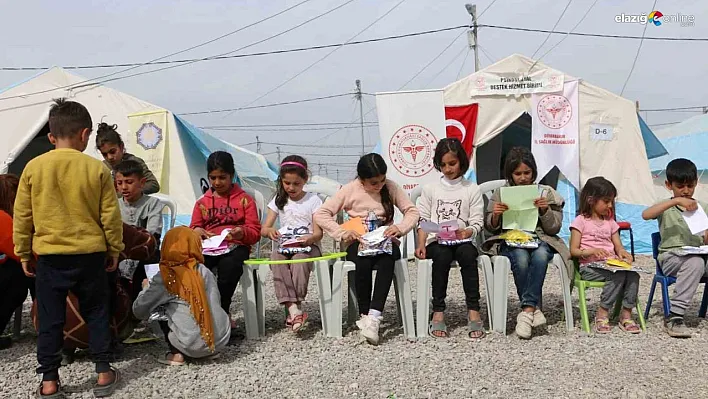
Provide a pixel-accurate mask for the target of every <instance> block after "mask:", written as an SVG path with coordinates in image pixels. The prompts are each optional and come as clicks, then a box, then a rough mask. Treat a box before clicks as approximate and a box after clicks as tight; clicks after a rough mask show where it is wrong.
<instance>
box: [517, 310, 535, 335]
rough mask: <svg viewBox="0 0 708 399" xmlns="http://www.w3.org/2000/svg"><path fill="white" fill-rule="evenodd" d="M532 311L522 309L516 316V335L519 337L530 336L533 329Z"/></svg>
mask: <svg viewBox="0 0 708 399" xmlns="http://www.w3.org/2000/svg"><path fill="white" fill-rule="evenodd" d="M532 326H533V313H531V312H524V311H522V312H521V313H519V315H518V316H516V335H517V336H518V337H519V338H523V339H529V338H531V332H532V329H533V327H532Z"/></svg>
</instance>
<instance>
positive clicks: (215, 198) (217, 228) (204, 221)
mask: <svg viewBox="0 0 708 399" xmlns="http://www.w3.org/2000/svg"><path fill="white" fill-rule="evenodd" d="M207 172H208V174H209V183H210V185H211V188H210V189H209V190H207V192H206V193H204V195H203V196H202V197H201V198H199V199H198V200H197V203H196V204H195V205H194V211H193V212H192V222H191V223H190V225H189V227H191V228H192V229H194V231H195V232H196V233H197V234H199V235H200V236H201V237H202V239H207V238H209V237H213V236H215V235H219V234H221V233H222V232H223V231H224V230H226V229H230V230H229V233H228V234H227V235H226V239H225V240H224V241H225V242H226V244H227V245H226V248H224V249H223V251H220V252H221V253H219V254H217V255H208V254H205V256H204V263H205V266H206V267H207V268H208V269H209V270H211V271H212V272H213V273H214V274H215V275H216V278H217V280H216V283H217V286H218V287H219V293H220V294H221V307H222V308H223V309H224V310H225V311H226V313H228V314H229V315H231V312H230V311H229V308H230V306H231V297H232V296H233V295H234V292H235V291H236V286H237V285H238V280H239V279H240V278H241V274H243V262H244V261H245V260H247V259H248V257H249V254H250V252H251V245H253V244H255V243H257V242H258V240H259V239H260V231H261V223H260V220H259V219H258V209H257V208H256V203H255V201H254V200H253V198H251V196H250V195H248V194H246V192H245V191H243V189H241V187H239V186H238V184H236V183H234V177H235V176H236V168H235V167H234V159H233V157H231V154H229V153H228V152H225V151H216V152H214V153H212V154H211V155H209V158H208V159H207ZM231 327H232V328H234V327H235V322H234V321H233V320H231Z"/></svg>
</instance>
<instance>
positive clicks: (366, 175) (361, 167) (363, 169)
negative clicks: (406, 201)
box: [356, 153, 393, 225]
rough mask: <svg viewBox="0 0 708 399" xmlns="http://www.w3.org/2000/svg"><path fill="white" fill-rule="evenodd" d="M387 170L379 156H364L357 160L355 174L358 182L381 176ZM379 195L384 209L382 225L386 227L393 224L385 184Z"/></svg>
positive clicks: (391, 208) (390, 200)
mask: <svg viewBox="0 0 708 399" xmlns="http://www.w3.org/2000/svg"><path fill="white" fill-rule="evenodd" d="M387 169H388V168H387V167H386V161H384V159H383V157H381V155H379V154H376V153H371V154H366V155H364V156H363V157H361V158H359V163H357V165H356V173H357V177H358V178H359V180H364V179H371V178H372V177H378V176H383V175H385V174H386V171H387ZM380 193H381V205H382V206H383V209H384V221H383V224H384V225H386V224H389V223H391V222H393V200H392V199H391V193H389V192H388V186H387V185H386V182H384V186H383V187H382V188H381V191H380Z"/></svg>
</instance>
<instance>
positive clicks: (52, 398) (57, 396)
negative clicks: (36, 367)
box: [35, 380, 65, 399]
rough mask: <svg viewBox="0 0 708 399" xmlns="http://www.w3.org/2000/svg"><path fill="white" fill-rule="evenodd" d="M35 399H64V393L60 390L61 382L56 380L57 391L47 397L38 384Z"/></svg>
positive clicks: (40, 384)
mask: <svg viewBox="0 0 708 399" xmlns="http://www.w3.org/2000/svg"><path fill="white" fill-rule="evenodd" d="M35 397H36V398H38V399H64V398H65V396H64V391H62V390H61V382H59V380H57V391H56V392H54V393H52V394H49V395H45V394H43V393H42V383H41V382H40V383H39V387H38V388H37V395H36V396H35Z"/></svg>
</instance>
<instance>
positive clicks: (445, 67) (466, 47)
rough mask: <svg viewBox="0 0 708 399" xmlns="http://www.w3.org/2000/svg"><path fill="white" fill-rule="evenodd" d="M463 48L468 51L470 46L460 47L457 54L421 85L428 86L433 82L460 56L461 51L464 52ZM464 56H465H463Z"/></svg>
mask: <svg viewBox="0 0 708 399" xmlns="http://www.w3.org/2000/svg"><path fill="white" fill-rule="evenodd" d="M465 50H467V52H468V53H469V51H470V48H469V47H468V46H464V47H462V50H461V51H460V52H459V53H457V54H456V55H455V56H454V57H453V58H452V59H451V60H450V62H448V63H447V64H445V66H444V67H443V68H442V69H441V70H440V71H438V73H436V74H435V75H434V76H433V77H432V79H430V80H428V82H427V83H425V85H423V87H427V86H430V84H431V83H433V82H434V81H435V79H437V78H438V76H440V75H441V74H442V73H443V72H445V71H446V70H447V68H449V67H450V65H452V63H453V62H455V61H457V59H458V58H460V56H461V55H462V54H463V53H465ZM465 58H466V57H465ZM464 64H465V63H464V60H463V62H462V65H464Z"/></svg>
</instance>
